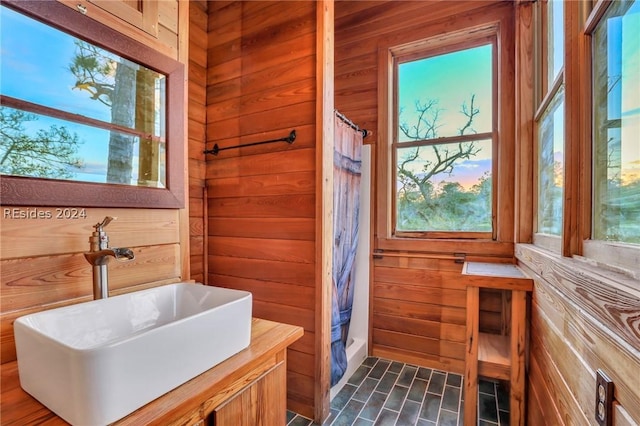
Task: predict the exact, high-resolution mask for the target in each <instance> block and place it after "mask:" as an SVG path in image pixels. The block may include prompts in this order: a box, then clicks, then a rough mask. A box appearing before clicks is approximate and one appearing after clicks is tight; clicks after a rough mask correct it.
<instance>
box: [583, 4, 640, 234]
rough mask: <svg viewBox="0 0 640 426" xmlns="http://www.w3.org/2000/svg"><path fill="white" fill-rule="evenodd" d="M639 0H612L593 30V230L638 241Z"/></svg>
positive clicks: (639, 153) (639, 171)
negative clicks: (613, 0) (614, 0)
mask: <svg viewBox="0 0 640 426" xmlns="http://www.w3.org/2000/svg"><path fill="white" fill-rule="evenodd" d="M639 33H640V2H638V1H618V2H612V4H611V6H610V7H609V9H608V10H607V12H606V14H605V15H604V16H603V18H602V19H601V20H600V22H599V23H598V25H597V26H596V29H595V31H594V33H593V39H592V42H593V55H592V58H593V139H594V140H593V235H592V238H593V239H595V240H604V241H613V242H625V243H634V244H640V142H639V141H638V135H639V134H640V79H639V77H638V76H640V38H639V37H638V34H639Z"/></svg>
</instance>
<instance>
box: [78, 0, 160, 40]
mask: <svg viewBox="0 0 640 426" xmlns="http://www.w3.org/2000/svg"><path fill="white" fill-rule="evenodd" d="M89 2H90V3H93V4H95V5H96V6H98V7H99V8H101V9H104V10H106V11H107V12H109V13H111V14H112V15H115V16H117V17H118V18H120V19H122V20H123V21H125V22H128V23H130V24H131V25H133V26H135V27H137V28H140V29H141V30H143V31H145V32H147V33H149V34H151V35H152V36H154V37H158V2H157V1H150V0H89Z"/></svg>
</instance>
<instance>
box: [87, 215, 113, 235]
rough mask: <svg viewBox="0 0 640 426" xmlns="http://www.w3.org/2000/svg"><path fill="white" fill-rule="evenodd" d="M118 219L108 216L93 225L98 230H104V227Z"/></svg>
mask: <svg viewBox="0 0 640 426" xmlns="http://www.w3.org/2000/svg"><path fill="white" fill-rule="evenodd" d="M116 219H117V217H111V216H107V217H105V218H104V219H103V220H102V222H100V223H96V224H95V225H93V227H94V228H95V229H96V232H103V231H102V228H104V227H105V226H107V225H108V224H110V223H111V221H112V220H116Z"/></svg>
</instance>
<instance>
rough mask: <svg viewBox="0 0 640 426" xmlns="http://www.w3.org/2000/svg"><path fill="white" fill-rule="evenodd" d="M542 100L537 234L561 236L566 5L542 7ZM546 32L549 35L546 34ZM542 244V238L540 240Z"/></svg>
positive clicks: (555, 0)
mask: <svg viewBox="0 0 640 426" xmlns="http://www.w3.org/2000/svg"><path fill="white" fill-rule="evenodd" d="M542 8H543V13H542V16H543V19H542V27H543V31H542V33H543V34H544V39H543V40H544V41H543V43H542V51H541V52H540V60H539V62H538V63H539V64H540V67H541V68H542V70H541V71H542V72H541V74H542V75H543V76H546V78H544V79H543V80H542V82H541V93H542V95H543V96H542V100H541V103H540V107H539V109H538V112H537V114H536V122H537V129H538V132H537V141H538V142H537V152H538V155H537V170H538V185H537V200H538V201H537V202H538V206H537V233H538V234H548V235H554V236H560V235H561V234H562V225H563V216H564V215H563V200H564V167H565V164H564V163H565V162H564V121H565V114H564V67H563V64H564V51H565V50H564V30H563V26H564V5H563V1H561V0H548V1H546V2H543V3H542ZM544 29H546V31H545V30H544ZM537 241H540V238H538V239H537Z"/></svg>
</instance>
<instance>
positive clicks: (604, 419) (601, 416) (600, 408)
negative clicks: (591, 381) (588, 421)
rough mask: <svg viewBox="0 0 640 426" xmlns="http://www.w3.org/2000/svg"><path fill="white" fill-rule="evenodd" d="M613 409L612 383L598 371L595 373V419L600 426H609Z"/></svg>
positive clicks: (602, 372)
mask: <svg viewBox="0 0 640 426" xmlns="http://www.w3.org/2000/svg"><path fill="white" fill-rule="evenodd" d="M612 407H613V381H612V380H611V379H610V378H609V377H608V376H607V375H606V374H605V373H604V371H602V370H600V369H598V371H596V405H595V417H596V421H597V422H598V424H599V425H600V426H611V409H612Z"/></svg>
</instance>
